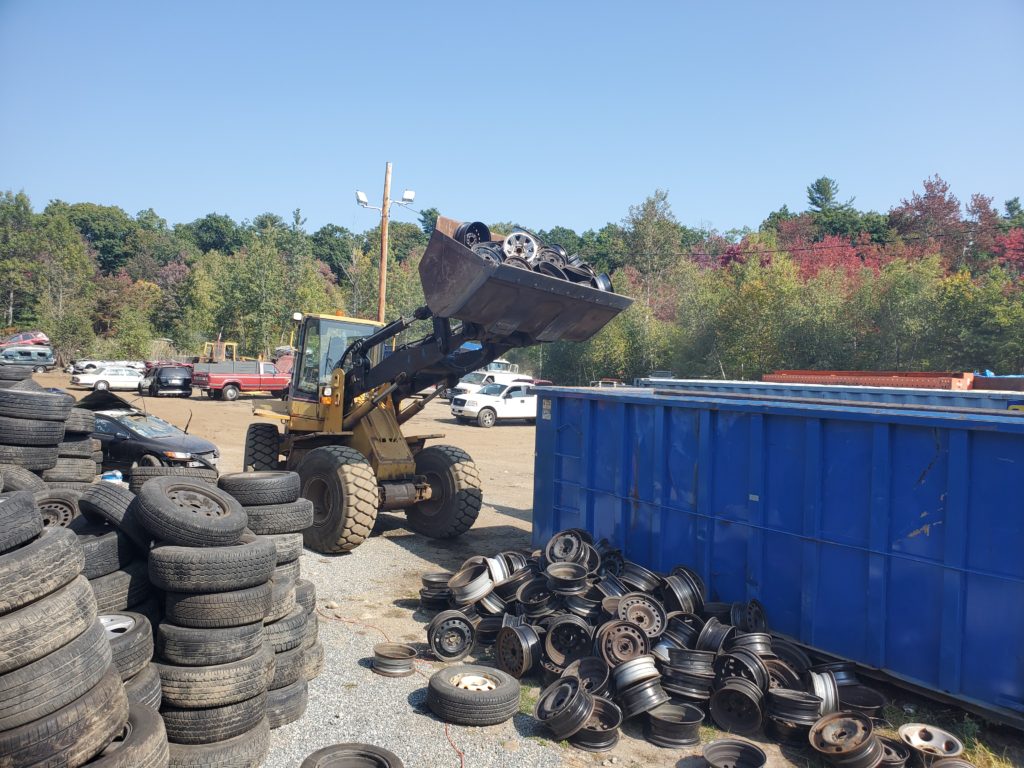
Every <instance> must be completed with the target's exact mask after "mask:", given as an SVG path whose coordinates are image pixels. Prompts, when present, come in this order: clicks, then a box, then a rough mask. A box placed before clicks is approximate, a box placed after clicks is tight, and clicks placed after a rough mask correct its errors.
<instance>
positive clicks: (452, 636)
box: [427, 611, 476, 661]
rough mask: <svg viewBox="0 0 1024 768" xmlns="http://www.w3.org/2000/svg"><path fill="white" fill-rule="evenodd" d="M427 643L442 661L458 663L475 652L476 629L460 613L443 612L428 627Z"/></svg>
mask: <svg viewBox="0 0 1024 768" xmlns="http://www.w3.org/2000/svg"><path fill="white" fill-rule="evenodd" d="M427 642H428V643H429V644H430V650H431V651H433V652H434V655H435V656H436V657H437V658H438V659H440V660H441V661H458V660H459V659H464V658H466V656H468V655H469V654H470V652H471V651H472V650H473V645H474V644H475V643H476V627H474V626H473V624H472V622H470V621H469V619H467V618H466V616H465V615H464V614H462V613H461V612H460V611H442V612H441V613H439V614H437V616H435V617H434V619H433V620H432V621H431V622H430V623H429V624H428V625H427Z"/></svg>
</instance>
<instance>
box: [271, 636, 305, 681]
mask: <svg viewBox="0 0 1024 768" xmlns="http://www.w3.org/2000/svg"><path fill="white" fill-rule="evenodd" d="M305 650H306V649H305V648H304V647H303V646H301V645H300V646H298V647H296V648H292V649H291V650H290V651H281V653H275V654H274V677H273V678H272V679H271V681H270V682H269V683H267V690H271V691H276V690H277V689H278V688H284V687H285V686H287V685H291V684H292V683H295V682H296V681H298V680H305V678H304V677H303V676H302V660H303V658H305Z"/></svg>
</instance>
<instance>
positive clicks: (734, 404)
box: [534, 388, 1024, 723]
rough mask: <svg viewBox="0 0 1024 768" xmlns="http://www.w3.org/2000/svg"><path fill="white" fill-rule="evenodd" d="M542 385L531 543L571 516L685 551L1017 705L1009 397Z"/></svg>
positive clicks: (682, 558)
mask: <svg viewBox="0 0 1024 768" xmlns="http://www.w3.org/2000/svg"><path fill="white" fill-rule="evenodd" d="M540 396H541V401H542V402H541V417H540V418H539V419H538V423H537V466H536V489H535V499H534V501H535V509H534V543H535V545H537V546H541V545H542V544H543V543H544V542H545V541H546V540H547V539H548V538H549V537H550V536H551V535H552V534H553V533H555V532H556V531H558V530H561V529H563V528H567V527H575V526H579V527H584V528H587V529H588V530H590V531H591V532H592V533H593V534H594V536H595V537H597V538H601V537H604V538H608V539H609V540H610V541H611V542H612V543H613V544H615V545H617V546H620V547H622V548H623V551H624V553H625V555H626V556H627V557H629V558H630V559H633V560H636V561H637V562H639V563H641V564H643V565H646V566H648V567H651V568H654V569H657V570H660V571H662V572H665V571H667V570H669V569H670V568H671V567H672V566H674V565H676V564H679V563H683V564H687V565H690V566H691V567H694V568H696V569H697V570H698V571H699V572H700V574H701V576H702V577H703V578H704V579H705V581H706V583H707V584H708V589H709V593H710V594H709V599H711V600H720V601H732V600H746V599H750V598H757V599H758V600H760V601H761V602H763V603H764V605H765V607H766V609H767V612H768V616H769V621H770V624H771V626H772V628H773V629H774V630H775V631H777V632H780V633H782V634H785V635H789V636H791V637H794V638H796V639H797V640H799V641H801V642H803V643H806V644H808V645H813V646H816V647H818V648H821V649H822V650H824V651H826V652H828V653H832V654H835V655H837V656H841V657H845V658H849V659H852V660H854V661H857V662H859V663H861V664H864V665H866V666H869V667H872V668H876V669H879V670H882V671H884V672H886V673H888V674H891V675H892V676H894V677H896V678H899V679H902V680H905V681H907V682H910V683H913V684H915V685H918V686H922V687H925V688H929V689H931V690H933V691H936V692H941V693H946V694H949V695H952V696H954V697H957V698H958V699H960V700H961V701H964V702H968V703H970V704H973V705H974V706H976V707H980V708H982V709H984V710H986V711H988V712H997V713H999V715H1000V716H1001V717H1005V718H1007V719H1009V720H1011V721H1014V722H1019V723H1024V654H1022V653H1021V652H1020V649H1021V648H1022V647H1024V610H1021V606H1022V605H1024V557H1021V556H1020V552H1022V551H1024V423H1022V421H1021V419H1020V418H1019V417H1011V416H1004V415H1000V414H997V413H993V414H991V415H989V414H980V413H978V412H977V411H974V412H971V413H942V414H936V413H934V412H920V411H914V409H913V407H912V406H911V407H908V408H907V409H892V408H889V409H881V408H878V409H874V408H866V407H864V406H848V405H844V404H842V403H836V405H835V406H834V407H831V406H822V405H797V404H792V403H780V402H773V401H766V400H756V401H748V400H737V399H735V398H732V399H715V398H714V397H713V396H708V397H680V396H664V395H655V394H653V393H651V392H650V391H644V390H627V391H617V392H615V391H612V392H609V391H595V390H575V389H563V388H558V389H551V390H541V393H540ZM545 401H547V404H545Z"/></svg>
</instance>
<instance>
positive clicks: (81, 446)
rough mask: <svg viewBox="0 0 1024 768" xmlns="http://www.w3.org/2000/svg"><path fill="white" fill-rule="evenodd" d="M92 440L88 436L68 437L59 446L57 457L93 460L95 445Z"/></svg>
mask: <svg viewBox="0 0 1024 768" xmlns="http://www.w3.org/2000/svg"><path fill="white" fill-rule="evenodd" d="M39 423H40V424H47V423H50V424H52V423H53V422H45V421H41V422H39ZM92 442H93V440H92V438H91V437H89V436H88V435H67V436H65V438H64V440H63V441H62V442H61V443H60V444H59V445H58V446H57V457H58V458H61V459H89V460H90V461H91V460H92V453H93V445H92Z"/></svg>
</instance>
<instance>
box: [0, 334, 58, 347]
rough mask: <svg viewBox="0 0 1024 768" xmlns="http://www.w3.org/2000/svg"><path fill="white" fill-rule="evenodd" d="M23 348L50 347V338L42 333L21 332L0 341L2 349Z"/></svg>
mask: <svg viewBox="0 0 1024 768" xmlns="http://www.w3.org/2000/svg"><path fill="white" fill-rule="evenodd" d="M25 346H42V347H48V346H50V337H49V336H47V335H46V334H45V333H43V332H42V331H22V332H21V333H14V334H11V335H10V336H8V337H7V338H6V339H4V340H3V341H0V348H2V347H25Z"/></svg>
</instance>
